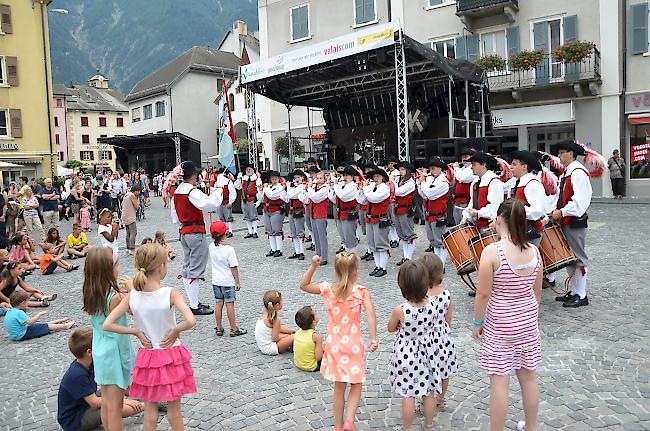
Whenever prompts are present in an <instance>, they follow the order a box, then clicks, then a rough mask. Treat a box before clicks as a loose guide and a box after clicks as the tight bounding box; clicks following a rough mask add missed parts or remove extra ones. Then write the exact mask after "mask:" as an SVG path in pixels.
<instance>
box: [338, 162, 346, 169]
mask: <svg viewBox="0 0 650 431" xmlns="http://www.w3.org/2000/svg"><path fill="white" fill-rule="evenodd" d="M345 166H346V163H345V162H336V169H338V168H344V167H345Z"/></svg>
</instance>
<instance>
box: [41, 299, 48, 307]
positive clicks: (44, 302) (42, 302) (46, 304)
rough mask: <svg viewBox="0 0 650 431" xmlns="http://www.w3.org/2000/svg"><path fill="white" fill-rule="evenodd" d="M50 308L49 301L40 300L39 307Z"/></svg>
mask: <svg viewBox="0 0 650 431" xmlns="http://www.w3.org/2000/svg"><path fill="white" fill-rule="evenodd" d="M49 306H50V301H48V299H47V298H43V299H41V307H49Z"/></svg>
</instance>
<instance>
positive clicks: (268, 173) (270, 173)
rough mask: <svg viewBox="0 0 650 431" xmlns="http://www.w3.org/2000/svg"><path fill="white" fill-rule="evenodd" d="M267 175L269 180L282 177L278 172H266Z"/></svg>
mask: <svg viewBox="0 0 650 431" xmlns="http://www.w3.org/2000/svg"><path fill="white" fill-rule="evenodd" d="M267 175H268V176H269V178H271V177H278V178H280V177H281V176H282V175H280V172H278V171H268V172H267Z"/></svg>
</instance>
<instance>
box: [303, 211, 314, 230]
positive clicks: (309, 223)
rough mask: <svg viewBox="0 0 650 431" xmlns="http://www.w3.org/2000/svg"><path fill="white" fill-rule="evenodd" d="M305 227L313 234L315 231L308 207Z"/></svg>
mask: <svg viewBox="0 0 650 431" xmlns="http://www.w3.org/2000/svg"><path fill="white" fill-rule="evenodd" d="M305 226H307V229H309V232H313V231H314V229H312V227H311V211H310V209H309V206H308V205H305Z"/></svg>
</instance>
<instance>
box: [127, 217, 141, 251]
mask: <svg viewBox="0 0 650 431" xmlns="http://www.w3.org/2000/svg"><path fill="white" fill-rule="evenodd" d="M137 235H138V226H137V225H136V222H133V223H131V224H127V225H126V249H127V250H135V237H136V236H137Z"/></svg>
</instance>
